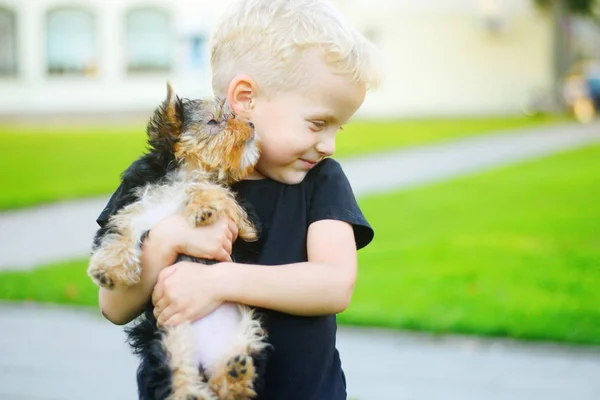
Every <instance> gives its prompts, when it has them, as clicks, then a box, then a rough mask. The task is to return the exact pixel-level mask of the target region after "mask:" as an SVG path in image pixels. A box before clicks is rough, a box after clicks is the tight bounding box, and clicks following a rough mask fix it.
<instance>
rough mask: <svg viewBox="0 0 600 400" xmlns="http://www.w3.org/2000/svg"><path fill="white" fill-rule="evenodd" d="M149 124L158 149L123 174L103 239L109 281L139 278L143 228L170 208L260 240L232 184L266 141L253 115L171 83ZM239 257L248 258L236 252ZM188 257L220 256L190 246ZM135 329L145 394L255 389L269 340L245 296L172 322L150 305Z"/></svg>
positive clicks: (97, 274) (185, 398)
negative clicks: (160, 323)
mask: <svg viewBox="0 0 600 400" xmlns="http://www.w3.org/2000/svg"><path fill="white" fill-rule="evenodd" d="M147 133H148V144H149V148H150V150H149V152H148V153H147V154H145V155H144V156H142V157H141V158H140V159H138V160H137V161H136V162H135V163H133V164H132V166H131V167H129V168H128V169H127V171H125V172H124V173H123V176H122V179H123V185H124V186H125V187H128V188H132V189H131V190H128V191H127V192H126V193H120V194H119V196H120V197H118V198H117V199H116V208H117V209H118V212H116V213H115V214H114V215H112V216H111V217H110V219H109V220H108V222H107V224H106V225H105V226H103V227H102V228H101V229H100V230H98V232H97V233H96V236H95V238H94V245H93V250H92V255H91V257H90V263H89V267H88V275H89V276H90V277H91V279H92V280H93V281H94V282H95V283H96V284H97V285H99V286H102V287H105V288H108V289H115V288H119V287H127V286H130V285H133V284H136V283H138V282H139V281H140V274H141V265H140V259H141V253H142V241H143V237H145V235H146V233H147V232H149V230H150V229H152V227H153V226H154V225H155V224H156V223H157V222H158V221H160V220H162V219H163V218H165V217H167V216H169V215H172V214H175V213H183V215H184V216H185V217H186V219H187V220H188V221H189V223H190V225H191V226H194V227H196V226H199V225H206V224H210V223H212V222H214V221H216V220H217V219H219V218H220V217H222V216H227V217H229V218H231V220H233V221H234V222H235V223H236V224H237V226H238V229H239V237H240V238H241V239H242V240H244V241H254V240H256V239H257V228H256V227H255V225H254V224H253V223H252V221H251V219H250V217H249V215H248V214H247V212H246V211H245V210H244V208H242V207H241V206H240V205H239V204H238V202H237V201H236V199H235V196H234V194H233V192H232V191H231V190H230V189H229V188H228V185H229V184H231V183H233V182H236V181H239V180H241V179H244V178H245V177H246V176H247V175H248V174H249V173H250V172H251V171H252V170H253V168H254V165H255V164H256V162H257V161H258V158H259V155H260V144H259V142H258V140H257V138H255V134H254V126H253V125H252V124H251V123H246V122H243V121H240V120H237V119H235V116H234V115H233V114H232V112H231V111H230V110H229V109H228V105H227V102H226V101H223V100H220V99H211V100H187V99H183V100H182V99H180V98H179V97H177V96H176V95H175V94H174V92H173V90H172V89H171V86H170V85H167V97H166V99H165V100H164V102H163V103H162V105H161V106H159V107H158V108H157V109H156V111H155V112H154V115H153V117H152V118H151V120H150V122H149V124H148V129H147ZM232 258H234V259H236V260H237V261H240V260H239V259H238V258H237V257H236V254H235V253H234V254H232ZM179 260H192V261H196V262H200V263H204V264H214V263H215V261H214V260H199V259H195V258H192V257H188V256H185V255H180V256H179V257H178V261H179ZM127 334H128V340H129V343H130V344H131V345H132V347H133V351H134V353H136V354H138V355H139V356H140V357H141V359H142V362H141V364H140V367H139V370H138V386H139V394H140V398H141V399H145V400H163V399H168V400H192V399H195V400H209V399H210V400H214V399H223V400H238V399H251V398H253V397H255V396H256V391H255V384H256V381H257V378H258V375H259V373H258V372H257V364H256V361H260V360H261V359H262V358H264V350H265V349H266V347H267V346H268V345H267V342H266V334H265V332H264V330H263V329H262V328H261V324H260V321H259V320H258V318H257V317H256V316H255V315H254V313H253V311H252V310H251V309H250V308H249V307H247V306H245V305H241V304H233V303H225V304H223V305H221V306H220V307H219V308H217V309H216V310H215V311H214V312H212V313H211V314H209V315H208V316H206V317H204V318H201V319H199V320H197V321H194V322H191V323H183V324H180V325H178V326H177V327H174V328H172V327H165V328H163V327H157V324H156V318H155V317H154V313H153V307H152V304H149V305H148V307H147V309H146V311H145V312H144V314H143V315H142V316H141V317H140V319H139V320H138V323H137V324H135V325H134V326H133V327H132V328H128V329H127Z"/></svg>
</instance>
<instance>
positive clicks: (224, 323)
mask: <svg viewBox="0 0 600 400" xmlns="http://www.w3.org/2000/svg"><path fill="white" fill-rule="evenodd" d="M241 320H242V316H241V315H240V311H239V308H238V305H237V304H235V303H223V305H221V306H220V307H219V308H217V309H215V310H214V311H213V312H212V313H211V314H209V315H207V316H205V317H204V318H201V319H199V320H196V321H194V322H192V329H193V331H194V339H195V345H196V351H195V358H194V360H195V361H196V363H197V364H198V365H202V366H203V368H206V369H208V370H209V371H211V370H213V369H214V366H215V365H217V364H218V363H219V362H223V361H224V357H226V356H230V355H232V351H235V349H234V347H235V341H236V334H237V331H238V327H239V325H240V322H241Z"/></svg>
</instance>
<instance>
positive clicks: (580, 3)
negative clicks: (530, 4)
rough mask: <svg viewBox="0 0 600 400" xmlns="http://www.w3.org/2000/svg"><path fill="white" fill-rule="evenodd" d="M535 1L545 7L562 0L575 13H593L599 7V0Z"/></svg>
mask: <svg viewBox="0 0 600 400" xmlns="http://www.w3.org/2000/svg"><path fill="white" fill-rule="evenodd" d="M534 1H535V3H536V4H537V5H538V6H540V7H543V8H548V7H551V6H552V3H553V2H555V1H562V2H563V3H564V5H565V6H566V8H567V10H568V11H569V12H571V13H573V14H578V15H591V14H593V13H594V11H595V10H596V8H597V7H598V0H534Z"/></svg>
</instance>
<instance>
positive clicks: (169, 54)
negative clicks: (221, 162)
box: [0, 0, 600, 399]
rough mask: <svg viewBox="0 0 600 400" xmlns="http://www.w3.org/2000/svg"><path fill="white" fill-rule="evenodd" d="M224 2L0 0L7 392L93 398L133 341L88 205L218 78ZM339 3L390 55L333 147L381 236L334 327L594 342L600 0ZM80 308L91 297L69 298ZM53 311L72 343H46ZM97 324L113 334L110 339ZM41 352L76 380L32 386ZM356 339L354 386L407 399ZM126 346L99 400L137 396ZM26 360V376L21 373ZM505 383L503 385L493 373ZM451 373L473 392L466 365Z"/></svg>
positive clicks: (0, 316)
mask: <svg viewBox="0 0 600 400" xmlns="http://www.w3.org/2000/svg"><path fill="white" fill-rule="evenodd" d="M229 3H230V0H219V1H204V0H202V1H183V0H176V1H162V0H154V1H146V0H135V1H134V0H123V1H115V0H113V1H106V0H68V1H65V0H0V300H1V301H2V302H0V328H1V329H3V330H4V333H5V334H6V336H5V337H6V338H8V339H4V341H3V339H1V338H3V334H2V332H0V354H3V356H0V399H17V398H35V399H42V398H59V399H63V398H65V399H71V398H73V399H79V398H83V397H80V395H78V394H77V393H83V392H85V393H86V398H91V397H89V392H87V390H88V389H89V388H90V387H96V388H98V385H96V382H94V381H93V380H92V379H91V378H90V376H89V375H90V374H91V372H89V371H90V370H91V369H93V368H98V366H96V365H95V364H96V363H90V361H89V357H91V355H92V354H93V355H94V356H97V357H105V358H106V360H104V359H103V360H104V361H106V362H107V363H109V364H108V365H110V367H108V369H111V368H113V367H114V364H110V361H107V360H108V358H109V356H108V355H110V357H115V358H117V359H119V357H123V354H125V353H127V348H126V347H118V348H111V347H110V346H111V344H115V343H117V342H118V344H119V345H120V344H121V342H122V339H123V336H122V334H121V332H120V330H119V329H120V328H114V327H112V326H111V325H110V324H109V323H108V322H106V321H104V320H102V319H101V318H100V317H98V318H96V317H97V315H95V314H97V308H95V306H96V304H97V290H96V288H95V287H94V286H93V285H92V283H91V282H90V280H89V279H88V278H87V276H86V275H85V270H86V265H87V259H86V258H87V255H88V252H89V248H90V245H91V239H92V235H93V233H94V230H95V229H96V226H95V218H96V216H97V214H98V213H99V212H100V211H101V210H102V208H103V206H104V204H105V202H106V200H107V196H108V195H110V193H112V191H113V190H114V189H115V188H116V186H117V185H118V182H119V174H120V173H121V172H122V171H123V170H124V169H125V168H126V167H127V166H128V165H129V164H130V163H131V162H132V161H133V160H134V159H135V158H136V157H138V156H139V155H140V154H141V153H142V152H143V151H144V135H145V123H146V121H147V118H148V117H149V115H150V113H151V112H152V110H153V109H154V107H156V105H157V104H158V103H159V102H160V101H162V99H163V98H164V96H165V93H166V82H167V81H170V82H171V84H172V86H173V87H174V88H175V90H176V92H177V93H178V94H179V95H180V96H182V97H188V98H197V97H204V96H210V95H211V85H210V74H211V70H210V59H209V58H210V57H209V54H208V51H209V50H208V41H209V36H210V32H211V29H212V27H213V26H214V24H215V22H216V20H217V18H218V16H219V14H220V12H221V11H222V10H223V9H224V8H225V7H226V6H227V5H228V4H229ZM334 3H335V4H336V5H337V6H338V7H339V9H340V10H341V11H342V12H343V13H344V14H345V15H346V16H347V18H348V19H349V20H350V21H351V22H352V23H353V24H354V25H355V26H356V27H357V28H358V29H359V30H360V31H361V32H362V33H363V34H364V35H365V36H366V37H367V38H369V39H370V40H371V41H372V42H373V43H374V44H375V45H376V46H377V47H378V49H379V50H380V53H381V64H382V66H383V70H384V79H383V83H382V86H381V87H380V88H379V89H378V90H377V91H374V92H372V93H369V94H368V96H367V100H366V101H365V103H364V105H363V107H362V108H361V109H360V110H359V112H358V114H357V116H356V118H355V119H354V120H353V121H352V122H351V124H350V125H349V126H348V127H347V128H346V129H345V130H344V132H343V133H341V134H340V136H339V139H338V143H337V152H336V158H338V159H339V160H340V162H341V163H342V165H343V166H344V168H345V170H346V172H347V174H348V177H349V179H350V180H351V182H352V184H353V185H354V187H355V190H356V194H357V197H358V198H359V202H360V205H361V207H362V208H363V211H364V212H365V215H366V216H367V218H368V219H369V221H370V222H371V223H372V225H373V227H374V228H375V231H376V238H375V241H374V242H373V243H372V244H371V245H370V246H369V247H367V248H366V249H364V250H361V251H360V252H359V258H360V273H359V280H358V283H357V285H356V291H355V295H354V298H353V301H352V305H351V306H350V308H349V309H348V310H347V311H346V312H344V313H342V314H341V315H340V316H339V321H340V322H341V323H342V325H344V326H368V327H381V328H391V329H393V331H392V332H393V335H395V334H398V335H399V334H400V333H401V332H406V331H417V332H420V333H421V334H429V333H434V334H467V335H472V336H469V337H472V338H477V337H492V338H512V339H518V340H526V341H533V342H548V341H550V342H558V343H562V344H564V345H567V346H574V345H577V346H580V345H590V346H592V347H589V348H588V347H586V349H593V350H589V352H592V353H594V352H596V351H597V350H598V348H597V347H594V346H598V345H600V308H599V307H598V304H600V290H598V287H599V284H600V205H599V204H600V202H599V201H598V199H599V198H600V145H599V143H600V123H599V122H598V121H597V118H596V115H597V113H598V111H599V110H600V7H599V5H598V2H597V1H595V0H425V1H415V0H369V1H367V0H336V1H334ZM42 304H43V305H44V306H43V307H42V306H41V305H42ZM49 304H52V308H46V307H48V305H49ZM56 306H58V308H55V307H56ZM73 306H85V307H87V308H84V310H85V312H84V313H83V314H79V312H77V313H75V311H74V309H73V308H72V307H73ZM40 307H41V308H40ZM89 310H92V312H93V313H95V314H94V318H92V319H90V313H89V312H88V311H89ZM50 320H53V321H54V323H53V324H51V325H50V326H52V327H53V328H52V329H55V330H56V331H57V332H62V333H61V335H66V336H64V337H65V338H68V339H62V340H61V339H60V338H59V337H58V336H59V335H57V337H56V338H51V339H52V340H50V339H49V338H48V337H47V336H44V338H45V339H44V340H41V336H40V335H41V334H42V332H45V331H46V330H47V326H48V325H47V324H48V321H50ZM61 324H62V325H61ZM94 324H95V325H94ZM9 327H11V328H9ZM106 329H108V330H110V332H112V335H113V336H104V335H105V334H106V333H105V332H108V331H105V330H106ZM115 329H116V330H115ZM67 331H68V332H71V334H67V333H65V332H67ZM76 331H81V332H86V334H88V335H95V339H94V340H89V341H88V340H84V338H82V337H81V335H76V334H73V332H76ZM115 332H117V333H115ZM343 332H345V331H342V334H340V343H341V344H340V345H341V346H350V345H349V344H348V343H352V345H351V346H350V347H352V346H355V347H353V349H354V350H355V353H356V354H363V355H364V354H365V353H368V352H369V351H370V350H361V349H363V348H362V347H361V346H368V345H369V343H370V342H371V339H370V338H371V337H372V336H369V335H370V334H369V333H364V334H363V335H364V336H360V335H359V336H357V337H358V338H359V339H357V340H356V341H355V342H353V341H351V340H350V341H349V339H347V336H344V335H345V334H344V333H343ZM108 337H110V340H109V339H107V338H108ZM353 337H354V336H353ZM394 337H396V336H394ZM102 338H105V339H104V340H103V339H102ZM75 342H76V343H77V346H75V347H76V348H77V349H78V350H73V349H72V348H71V346H72V345H73V343H75ZM24 343H27V345H26V346H30V345H32V343H37V344H38V347H35V345H33V348H35V349H36V350H35V351H36V352H41V353H42V356H40V357H37V358H35V359H34V358H32V357H31V354H30V353H28V352H26V351H24V350H23V348H22V347H20V346H22V345H23V346H25V345H24ZM99 343H101V345H99ZM528 343H530V342H528ZM41 346H43V348H44V349H45V350H43V351H42V350H40V348H41ZM98 346H100V348H101V349H99V348H98ZM415 346H416V345H415ZM49 348H50V349H55V350H56V351H57V352H59V353H60V354H62V355H63V356H64V357H65V358H64V360H70V361H63V362H62V364H61V368H62V369H60V368H59V369H60V370H61V371H63V370H64V371H70V372H68V374H71V373H73V374H79V375H77V376H78V377H79V378H78V379H75V380H73V379H67V378H65V382H62V381H60V379H59V380H58V383H56V382H54V384H53V385H50V386H51V387H52V388H51V389H45V390H48V391H47V392H46V395H48V396H49V397H44V395H43V393H44V390H42V389H40V388H39V387H37V386H36V385H34V384H33V382H38V381H40V380H43V381H44V382H46V383H47V380H48V379H49V378H47V377H46V378H43V379H42V375H44V374H46V373H47V371H51V370H52V368H53V367H52V366H53V362H54V361H53V359H54V358H53V357H56V355H55V354H53V353H52V351H48V349H49ZM109 348H110V349H109ZM394 351H395V350H394V348H393V347H390V350H389V351H383V352H382V354H385V355H386V356H388V355H389V356H390V357H392V356H393V355H394V354H395V353H394ZM586 351H588V350H586ZM355 353H353V352H352V349H349V350H348V351H346V352H344V351H342V358H343V357H344V354H348V356H347V357H348V358H347V359H346V360H347V361H346V362H345V368H346V369H347V370H348V376H349V377H351V378H353V379H349V382H354V385H355V386H354V388H353V389H352V390H350V392H351V395H354V396H355V398H357V399H358V398H360V399H387V398H390V399H395V398H400V397H395V396H391V397H390V396H386V395H376V394H375V393H377V391H376V390H375V389H374V388H375V387H377V388H380V389H381V388H385V387H386V385H387V384H390V382H391V381H393V380H395V379H400V380H402V371H397V372H394V374H396V375H394V376H393V377H389V376H388V375H385V374H380V375H378V376H379V379H380V381H377V380H376V379H375V378H373V380H361V379H360V376H361V374H362V373H363V372H364V371H362V370H361V366H360V357H357V358H352V354H355ZM44 354H45V355H46V356H47V360H46V361H44V360H45V358H44ZM69 354H71V356H69ZM436 354H437V353H436ZM382 356H383V355H382ZM403 356H406V354H404V355H403ZM69 357H70V358H69ZM73 360H75V361H73ZM128 360H129V361H127V362H125V363H123V364H119V365H121V366H122V368H124V369H123V371H125V372H123V373H124V374H129V375H123V374H122V373H121V372H118V374H117V369H115V370H114V372H115V374H116V375H118V376H119V377H120V378H118V379H116V378H114V376H113V377H111V378H110V379H116V381H115V382H117V383H116V386H115V387H117V388H118V387H119V385H120V384H122V385H123V387H125V386H126V387H127V389H123V391H121V392H119V390H117V389H114V390H115V391H113V392H111V393H113V395H110V396H108V397H106V395H102V391H99V392H98V396H99V397H97V398H132V397H131V396H129V397H128V396H125V395H123V396H124V397H119V396H118V395H115V394H114V393H121V394H123V393H132V392H131V390H133V389H132V386H131V385H134V381H133V380H132V379H133V378H132V374H133V372H132V369H131V368H135V363H134V362H133V361H131V360H130V359H128ZM458 360H460V357H459V358H458ZM455 361H456V360H455ZM595 361H598V363H600V357H598V358H597V359H595ZM439 362H441V363H443V361H439ZM69 363H71V364H73V365H75V364H76V365H80V367H77V368H75V367H74V366H73V365H71V364H69ZM119 363H120V361H119ZM128 363H129V364H128ZM458 363H459V364H460V361H458ZM573 363H574V364H572V365H576V363H577V361H576V359H575V358H573ZM100 364H101V363H100ZM377 365H379V364H377ZM381 365H384V364H381ZM371 367H372V366H371ZM36 368H38V369H37V370H36ZM73 368H75V369H76V370H77V371H76V372H74V371H75V370H73ZM127 368H129V369H127ZM373 368H376V367H373ZM440 368H442V367H440ZM448 368H449V369H452V368H458V370H460V368H461V367H460V365H458V366H456V365H449V366H448ZM536 368H537V367H536V366H535V365H534V364H532V367H531V368H529V369H528V370H535V369H536ZM477 369H481V368H479V367H478V368H477ZM509 369H510V368H509ZM29 370H36V371H38V373H37V375H36V374H33V376H32V375H29V374H28V373H26V372H23V371H29ZM388 370H389V368H388ZM391 370H394V369H391ZM40 371H41V372H40ZM44 371H45V372H44ZM86 371H88V373H87V374H86ZM119 371H121V370H119ZM357 371H358V372H357ZM394 371H395V370H394ZM415 371H416V372H415ZM560 371H561V372H560V374H561V376H563V375H562V374H563V372H564V374H565V375H564V376H566V374H567V372H565V371H566V370H565V371H563V370H562V369H561V370H560ZM571 371H572V373H579V372H578V370H577V367H573V368H572V369H571ZM586 371H589V369H587V370H586ZM413 373H415V374H417V373H422V374H423V375H426V374H428V370H427V368H423V369H419V368H416V369H415V370H414V371H413ZM471 373H475V371H471V370H469V371H468V372H465V373H464V375H465V376H466V375H468V374H471ZM514 373H515V374H519V373H520V372H519V371H518V368H517V369H516V370H515V372H514ZM523 373H526V371H524V372H523ZM68 374H67V372H64V374H63V375H65V376H67V375H68ZM116 375H115V376H116ZM44 376H45V375H44ZM70 376H71V375H70ZM386 376H388V378H386ZM421 378H422V377H419V378H418V379H417V381H418V382H421V383H420V384H422V386H423V387H426V386H428V385H427V384H424V383H423V382H427V380H419V379H421ZM438 378H439V379H441V378H440V377H439V376H438V377H436V378H435V379H438ZM44 379H45V380H44ZM119 379H120V380H119ZM431 379H434V378H431ZM457 379H458V380H459V381H460V378H457ZM490 379H491V378H490ZM495 379H496V381H494V382H504V381H502V375H501V374H500V375H498V376H495ZM540 379H541V378H540ZM492 380H493V379H492ZM492 380H490V382H492ZM67 381H69V382H70V383H67ZM74 381H78V382H79V386H76V384H75V383H73V382H74ZM409 381H410V382H409ZM434 381H435V380H434ZM594 381H595V380H594ZM435 382H438V383H439V384H440V385H445V383H443V381H441V380H438V381H435ZM461 382H462V383H461V384H459V386H460V385H462V386H461V387H463V388H467V389H468V385H469V381H468V380H464V381H461ZM561 382H563V381H561ZM573 382H575V381H569V380H568V379H567V378H565V380H564V383H563V386H564V387H562V388H563V389H564V390H565V392H564V393H563V392H561V391H560V390H561V389H560V388H558V389H557V386H553V388H554V390H555V392H554V393H551V392H550V391H547V392H544V390H547V387H546V386H545V383H544V381H543V380H539V381H535V382H534V383H532V384H531V387H529V388H528V390H532V391H529V392H527V393H529V394H530V397H527V395H524V394H523V396H524V397H519V395H517V396H513V397H510V398H512V399H514V398H523V399H525V398H527V399H538V398H544V399H549V398H557V399H558V398H567V397H566V396H567V395H566V394H565V393H569V395H571V394H572V393H575V394H574V395H572V396H571V397H572V398H577V399H591V398H597V396H596V395H598V396H600V387H598V386H591V387H587V386H585V384H581V385H579V384H578V385H579V386H577V385H575V384H574V383H573ZM590 382H591V380H590ZM405 383H406V385H417V384H415V383H414V380H407V382H405ZM490 384H491V383H490ZM590 384H592V383H590ZM73 385H75V386H73ZM559 386H560V385H559ZM482 387H484V386H482ZM107 390H108V389H107ZM381 390H383V389H381ZM469 390H470V389H469ZM473 390H475V389H473ZM577 390H579V392H577ZM127 391H129V392H127ZM573 391H574V392H573ZM379 393H381V392H379ZM386 393H388V392H386ZM414 393H417V394H416V395H415V397H407V398H417V399H422V398H467V397H461V396H457V397H452V396H450V397H445V396H444V397H435V396H433V397H427V396H424V395H422V393H424V392H420V391H419V387H417V386H415V392H414ZM418 393H421V395H418ZM473 393H475V392H473ZM514 393H516V392H513V394H514ZM524 393H525V392H524ZM531 393H534V394H531ZM561 393H562V394H565V395H564V396H563V397H560V396H562V394H561ZM577 393H579V395H580V396H578V395H577ZM592 394H593V395H594V396H596V397H594V396H592ZM552 395H556V396H559V397H551V396H552ZM588 395H589V397H588ZM27 396H31V397H27ZM373 396H374V397H373ZM94 398H95V397H94ZM403 398H404V397H403ZM469 398H489V397H487V396H485V395H480V396H479V397H477V396H475V397H469ZM498 398H501V397H498ZM502 398H504V397H502ZM506 398H509V397H506Z"/></svg>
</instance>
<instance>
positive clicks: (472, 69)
mask: <svg viewBox="0 0 600 400" xmlns="http://www.w3.org/2000/svg"><path fill="white" fill-rule="evenodd" d="M229 1H230V0H220V1H218V2H215V1H214V0H210V1H207V0H198V1H186V0H171V1H167V0H154V1H142V0H121V1H118V0H111V1H106V0H105V1H102V0H86V1H84V0H69V1H62V0H0V6H2V5H4V6H8V7H9V8H11V9H12V10H14V11H15V12H16V13H17V27H18V57H19V63H18V64H19V66H18V67H19V71H20V72H19V74H18V75H17V76H16V77H8V78H7V77H4V78H2V77H0V115H2V114H4V115H6V114H23V113H26V114H27V113H35V114H39V113H42V114H43V113H64V112H86V113H87V112H111V111H120V112H122V111H141V110H144V111H145V110H150V109H152V108H153V107H154V106H155V105H156V104H157V103H158V102H159V101H161V100H162V99H163V97H164V93H165V82H166V80H167V79H168V80H170V81H171V82H172V84H173V85H174V87H175V89H176V91H177V92H178V93H179V94H180V95H183V96H185V97H198V96H203V95H207V94H210V76H209V72H210V71H209V65H208V59H207V63H206V68H204V69H203V70H200V71H199V70H194V71H190V70H187V69H186V67H185V62H184V60H185V57H186V55H185V52H186V49H185V42H184V40H185V37H186V35H188V34H189V33H192V32H194V31H200V32H202V33H204V34H205V35H206V37H207V38H208V34H209V32H210V29H211V27H212V24H213V22H214V21H215V19H216V17H217V16H218V14H219V13H220V11H221V10H222V8H223V7H224V6H225V5H226V4H227V3H228V2H229ZM490 1H491V3H490V4H492V6H493V5H494V4H496V5H498V4H500V5H501V6H502V8H500V9H499V10H500V11H499V13H498V15H499V16H500V17H501V21H504V22H506V25H505V29H504V30H502V31H501V32H500V33H498V34H490V33H489V32H486V31H485V29H483V28H482V25H481V24H482V21H484V19H483V16H485V15H486V10H487V9H488V8H489V7H488V8H486V6H485V4H486V0H483V1H477V0H438V1H432V0H428V1H424V2H417V1H413V0H410V1H409V0H372V1H365V0H337V1H336V3H337V4H338V6H339V7H340V8H341V9H342V11H343V12H344V13H345V14H346V15H347V16H348V17H349V18H350V20H351V21H352V22H353V23H354V24H355V25H357V26H358V27H359V29H361V30H362V31H363V32H370V34H373V35H374V38H375V43H376V45H377V46H378V47H379V48H380V50H381V53H382V56H383V65H384V68H385V79H384V81H383V85H382V87H381V88H380V90H379V91H377V92H373V93H370V94H369V96H368V97H367V101H366V103H365V104H364V106H363V108H362V110H361V111H360V114H361V115H362V116H363V117H365V116H366V117H368V116H383V117H410V116H423V115H449V114H453V115H456V114H469V115H473V114H501V113H516V112H518V111H519V105H520V103H521V101H522V100H523V99H524V98H525V97H526V96H527V94H528V93H530V92H531V91H532V90H534V89H540V88H541V89H547V88H549V87H550V85H551V81H552V79H551V65H552V64H551V60H552V55H551V54H552V53H551V49H552V42H551V40H552V35H551V26H550V21H549V18H547V17H546V16H544V15H542V14H540V13H539V12H538V11H536V10H535V9H533V8H532V7H531V6H530V3H531V0H498V1H494V0H487V2H490ZM64 5H67V6H68V5H81V6H82V7H84V8H87V9H90V10H93V11H94V13H95V15H96V18H97V28H98V29H97V36H96V38H97V43H98V60H99V64H98V72H97V74H96V75H95V76H93V77H83V76H48V74H47V73H46V61H45V51H46V49H45V35H44V29H45V28H44V25H45V24H44V22H45V13H46V12H47V10H48V9H50V8H52V7H57V6H64ZM138 5H144V6H145V5H156V6H158V7H161V8H164V9H166V10H169V12H170V13H171V14H172V16H173V17H174V21H175V35H176V38H177V40H176V46H175V48H174V60H175V64H174V68H173V70H172V71H170V72H168V73H144V74H129V73H127V71H126V65H125V57H124V52H125V47H124V46H125V39H124V38H125V36H124V29H125V13H126V12H127V10H129V9H130V8H131V7H135V6H138ZM492 10H493V7H492ZM207 57H208V54H207Z"/></svg>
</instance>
